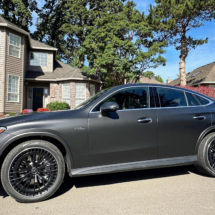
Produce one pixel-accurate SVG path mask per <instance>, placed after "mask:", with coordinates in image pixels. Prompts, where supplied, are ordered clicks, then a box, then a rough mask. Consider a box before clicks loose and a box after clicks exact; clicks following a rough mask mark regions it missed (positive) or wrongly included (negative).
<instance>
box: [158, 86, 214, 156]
mask: <svg viewBox="0 0 215 215" xmlns="http://www.w3.org/2000/svg"><path fill="white" fill-rule="evenodd" d="M154 93H155V98H156V101H157V102H156V103H157V106H158V107H157V115H158V145H159V150H158V151H159V152H158V154H159V158H167V157H169V158H171V157H179V156H189V155H194V150H195V146H196V143H197V140H198V138H199V136H200V134H201V133H202V132H203V131H204V130H205V129H206V128H208V127H210V126H211V114H210V111H208V109H207V108H206V107H205V106H203V105H201V103H200V101H199V100H198V99H197V97H196V96H195V94H192V93H190V92H185V91H184V90H180V89H176V88H169V87H156V88H154ZM207 102H208V103H210V101H209V100H207Z"/></svg>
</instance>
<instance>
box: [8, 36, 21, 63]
mask: <svg viewBox="0 0 215 215" xmlns="http://www.w3.org/2000/svg"><path fill="white" fill-rule="evenodd" d="M11 35H14V36H16V37H19V38H20V45H19V46H16V45H14V44H10V36H11ZM21 39H22V38H21V37H20V36H17V35H16V34H12V33H9V46H8V54H9V56H12V57H15V58H19V59H20V58H21V44H22V41H21ZM10 46H14V47H16V48H19V57H17V56H14V55H10Z"/></svg>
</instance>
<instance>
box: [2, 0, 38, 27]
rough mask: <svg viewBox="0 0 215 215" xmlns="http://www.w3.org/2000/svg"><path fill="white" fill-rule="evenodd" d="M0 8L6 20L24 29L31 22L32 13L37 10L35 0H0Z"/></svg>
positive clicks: (30, 24)
mask: <svg viewBox="0 0 215 215" xmlns="http://www.w3.org/2000/svg"><path fill="white" fill-rule="evenodd" d="M0 10H1V11H2V14H1V15H2V16H3V17H4V18H5V19H6V20H8V21H10V22H12V23H14V24H15V25H17V26H19V27H20V28H22V29H24V30H26V31H29V26H32V24H33V23H32V20H33V17H32V13H33V12H39V9H38V7H37V1H36V0H0Z"/></svg>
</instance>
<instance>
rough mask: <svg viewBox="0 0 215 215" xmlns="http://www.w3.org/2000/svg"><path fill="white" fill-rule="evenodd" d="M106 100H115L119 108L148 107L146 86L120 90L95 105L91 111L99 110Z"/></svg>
mask: <svg viewBox="0 0 215 215" xmlns="http://www.w3.org/2000/svg"><path fill="white" fill-rule="evenodd" d="M106 102H116V103H117V104H118V105H119V110H126V109H141V108H149V90H148V87H143V88H130V89H125V90H121V91H119V92H117V93H115V94H113V95H112V96H110V97H109V98H107V99H105V100H104V101H102V102H101V103H100V104H99V105H97V106H96V107H95V108H94V109H93V111H100V107H101V106H102V105H103V104H104V103H106Z"/></svg>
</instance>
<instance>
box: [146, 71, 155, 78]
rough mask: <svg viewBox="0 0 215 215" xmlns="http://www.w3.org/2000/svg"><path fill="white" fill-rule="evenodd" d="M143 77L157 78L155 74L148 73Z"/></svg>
mask: <svg viewBox="0 0 215 215" xmlns="http://www.w3.org/2000/svg"><path fill="white" fill-rule="evenodd" d="M143 76H144V77H147V78H153V77H155V74H154V72H151V71H147V72H144V73H143Z"/></svg>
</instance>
